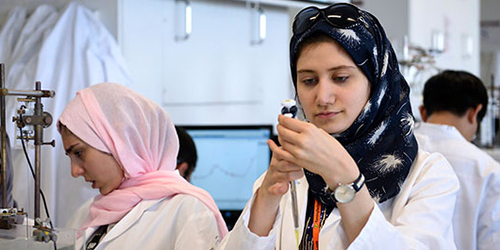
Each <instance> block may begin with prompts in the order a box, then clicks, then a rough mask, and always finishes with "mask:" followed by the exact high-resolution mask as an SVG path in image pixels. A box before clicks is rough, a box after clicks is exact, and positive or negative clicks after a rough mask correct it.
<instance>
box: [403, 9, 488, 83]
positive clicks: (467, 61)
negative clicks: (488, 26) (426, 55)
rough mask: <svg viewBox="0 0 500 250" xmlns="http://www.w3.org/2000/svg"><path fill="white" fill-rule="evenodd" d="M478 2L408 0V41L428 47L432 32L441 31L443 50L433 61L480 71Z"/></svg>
mask: <svg viewBox="0 0 500 250" xmlns="http://www.w3.org/2000/svg"><path fill="white" fill-rule="evenodd" d="M479 6H480V1H479V0H441V1H434V0H411V1H410V6H409V7H410V10H411V11H410V33H409V35H410V41H411V42H413V43H415V44H417V45H420V46H422V47H424V48H429V47H430V46H431V33H432V32H433V31H439V32H443V33H444V36H445V52H444V53H442V54H440V55H439V56H437V57H436V65H437V66H438V67H439V68H442V69H461V70H467V71H469V72H471V73H473V74H475V75H479V67H480V66H479V54H480V46H479V45H480V44H479V20H480V18H479V13H480V11H479ZM468 37H470V38H471V39H472V42H473V51H472V54H470V55H468V54H467V49H466V40H467V38H468Z"/></svg>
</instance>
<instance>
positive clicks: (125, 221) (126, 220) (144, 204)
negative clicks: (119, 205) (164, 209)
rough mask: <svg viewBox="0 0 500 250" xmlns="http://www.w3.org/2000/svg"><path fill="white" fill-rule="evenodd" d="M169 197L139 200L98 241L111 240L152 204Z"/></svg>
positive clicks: (130, 225) (125, 229)
mask: <svg viewBox="0 0 500 250" xmlns="http://www.w3.org/2000/svg"><path fill="white" fill-rule="evenodd" d="M169 198H170V197H166V198H163V199H159V200H143V201H141V202H139V204H137V205H136V206H135V207H134V208H133V209H132V210H131V211H130V212H129V213H128V214H127V215H125V217H123V218H122V219H121V220H120V221H119V222H118V223H117V224H116V225H115V226H114V227H113V229H112V230H111V231H109V232H108V233H107V234H106V235H105V236H104V239H103V240H102V241H101V242H100V243H99V244H102V245H104V244H103V243H105V242H108V241H112V240H113V239H115V238H117V237H119V236H120V235H122V234H123V233H124V232H125V231H127V229H129V228H130V227H132V226H133V225H134V224H135V222H136V221H137V220H139V219H140V218H141V216H142V215H143V214H144V213H145V212H146V211H148V210H149V209H151V208H152V207H153V206H154V205H156V204H158V203H160V202H162V201H163V200H164V199H169Z"/></svg>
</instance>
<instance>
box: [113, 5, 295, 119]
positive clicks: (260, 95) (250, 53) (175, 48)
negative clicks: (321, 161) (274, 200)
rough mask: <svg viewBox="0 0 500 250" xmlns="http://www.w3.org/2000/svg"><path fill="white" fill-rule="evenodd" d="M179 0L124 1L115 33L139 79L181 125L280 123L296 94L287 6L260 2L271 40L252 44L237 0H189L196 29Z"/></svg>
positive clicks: (247, 15) (247, 11) (247, 14)
mask: <svg viewBox="0 0 500 250" xmlns="http://www.w3.org/2000/svg"><path fill="white" fill-rule="evenodd" d="M182 4H183V3H182V2H176V1H174V0H147V1H136V0H122V1H120V3H119V5H118V7H119V10H118V12H119V22H118V37H119V39H118V40H119V43H120V45H121V47H122V49H123V53H124V56H125V59H126V61H127V64H128V66H129V70H130V73H131V75H132V78H133V81H134V84H133V86H131V87H132V88H134V89H136V90H138V91H139V92H141V93H143V94H144V95H146V96H147V97H149V98H151V99H153V100H154V101H156V102H157V103H158V104H160V105H162V106H163V107H165V108H166V109H167V111H168V112H169V113H170V114H171V115H172V117H173V119H174V122H175V123H177V124H184V125H187V124H259V123H265V124H275V123H276V120H277V114H278V112H279V111H280V102H281V100H282V99H285V98H293V95H294V94H293V87H292V84H291V80H290V69H289V59H288V44H289V37H290V22H291V21H290V17H289V12H288V10H287V9H286V8H285V7H275V6H261V8H262V9H263V11H264V13H265V16H266V38H265V40H264V42H263V43H262V44H258V45H252V44H251V40H252V34H251V31H252V30H253V29H252V27H253V26H252V25H254V23H252V16H251V14H252V10H251V8H250V7H249V6H248V5H247V4H246V3H244V2H238V1H201V0H200V1H190V5H191V9H192V33H191V35H190V36H189V38H188V39H187V40H181V41H176V39H175V36H176V31H177V30H178V27H179V26H183V25H184V24H183V23H182V22H180V21H179V20H182V19H181V18H178V17H179V15H182V14H183V10H182V7H179V6H178V5H182Z"/></svg>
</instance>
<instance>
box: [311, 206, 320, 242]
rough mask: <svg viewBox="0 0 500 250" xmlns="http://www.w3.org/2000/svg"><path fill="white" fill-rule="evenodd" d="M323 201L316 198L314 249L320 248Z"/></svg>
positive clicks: (313, 232)
mask: <svg viewBox="0 0 500 250" xmlns="http://www.w3.org/2000/svg"><path fill="white" fill-rule="evenodd" d="M320 223H321V202H319V201H318V200H316V199H314V214H313V230H312V234H313V244H314V249H315V250H317V249H318V247H319V246H318V242H319V229H320V228H321V225H320Z"/></svg>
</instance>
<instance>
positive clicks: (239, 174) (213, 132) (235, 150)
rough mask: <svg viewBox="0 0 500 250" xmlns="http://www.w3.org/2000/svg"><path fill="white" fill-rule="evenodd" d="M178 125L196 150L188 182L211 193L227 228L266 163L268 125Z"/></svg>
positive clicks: (270, 134) (264, 168)
mask: <svg viewBox="0 0 500 250" xmlns="http://www.w3.org/2000/svg"><path fill="white" fill-rule="evenodd" d="M181 127H183V128H184V129H185V130H186V131H187V132H188V134H189V135H190V136H191V137H192V138H193V140H194V143H195V145H196V151H197V153H198V162H197V164H196V169H195V170H194V172H193V173H192V175H191V183H192V184H193V185H195V186H198V187H201V188H203V189H205V190H206V191H208V192H209V193H210V194H211V195H212V197H213V198H214V200H215V203H216V204H217V206H218V207H219V209H220V210H221V212H222V215H223V216H224V218H225V219H226V223H227V224H228V226H229V227H230V228H231V227H232V224H233V223H234V222H235V220H236V219H237V217H238V216H239V214H240V213H241V211H242V210H243V209H244V208H245V205H246V203H247V201H248V200H249V199H250V198H251V197H252V188H253V183H254V182H255V180H257V178H258V177H259V176H261V175H262V174H263V173H264V172H265V171H266V170H267V168H268V166H269V162H270V160H271V151H270V150H269V147H268V146H267V143H266V142H267V140H269V139H270V138H271V136H272V125H252V126H181Z"/></svg>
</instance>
